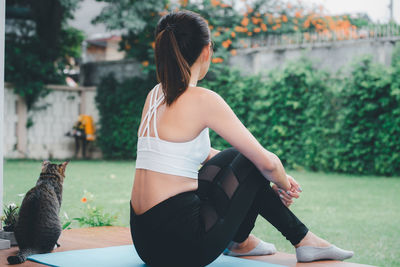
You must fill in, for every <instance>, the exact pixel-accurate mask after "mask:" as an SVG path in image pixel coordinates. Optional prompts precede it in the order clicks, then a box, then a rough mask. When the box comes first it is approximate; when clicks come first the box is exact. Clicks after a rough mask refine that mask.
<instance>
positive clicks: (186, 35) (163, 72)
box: [155, 10, 211, 105]
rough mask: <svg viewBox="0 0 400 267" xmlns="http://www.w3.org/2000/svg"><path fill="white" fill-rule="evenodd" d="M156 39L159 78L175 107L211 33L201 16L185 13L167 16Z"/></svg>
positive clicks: (156, 34)
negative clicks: (191, 69)
mask: <svg viewBox="0 0 400 267" xmlns="http://www.w3.org/2000/svg"><path fill="white" fill-rule="evenodd" d="M155 36H156V44H155V60H156V67H157V79H158V81H159V82H160V83H161V86H162V89H163V92H164V95H165V100H166V103H167V105H171V104H172V103H173V102H174V101H175V100H176V99H177V98H178V96H180V95H181V94H182V93H183V92H185V91H186V89H187V88H188V86H189V79H190V67H191V66H192V65H193V63H194V62H195V61H196V59H197V58H198V57H199V56H200V53H201V51H202V49H203V48H204V46H206V45H207V44H208V43H210V41H211V39H210V30H209V28H208V24H207V22H206V21H205V19H203V18H202V17H201V16H200V15H199V14H197V13H194V12H191V11H186V10H185V11H178V12H172V13H169V14H167V15H165V16H163V17H162V18H161V19H160V21H159V22H158V24H157V28H156V32H155Z"/></svg>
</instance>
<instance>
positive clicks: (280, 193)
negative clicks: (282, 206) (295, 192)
mask: <svg viewBox="0 0 400 267" xmlns="http://www.w3.org/2000/svg"><path fill="white" fill-rule="evenodd" d="M278 192H279V197H280V198H281V199H284V200H285V201H290V200H292V197H291V196H290V195H289V194H287V193H286V192H285V191H283V190H282V189H278Z"/></svg>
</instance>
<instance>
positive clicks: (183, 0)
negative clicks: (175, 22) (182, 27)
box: [180, 0, 188, 7]
mask: <svg viewBox="0 0 400 267" xmlns="http://www.w3.org/2000/svg"><path fill="white" fill-rule="evenodd" d="M180 3H181V5H182V6H183V7H185V6H187V4H188V0H181V1H180Z"/></svg>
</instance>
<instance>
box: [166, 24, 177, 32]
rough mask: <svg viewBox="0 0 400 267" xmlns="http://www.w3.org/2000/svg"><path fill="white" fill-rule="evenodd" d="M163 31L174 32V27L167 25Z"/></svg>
mask: <svg viewBox="0 0 400 267" xmlns="http://www.w3.org/2000/svg"><path fill="white" fill-rule="evenodd" d="M165 30H166V31H170V32H173V31H174V30H175V25H174V24H167V26H166V27H165Z"/></svg>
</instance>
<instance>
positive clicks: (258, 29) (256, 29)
mask: <svg viewBox="0 0 400 267" xmlns="http://www.w3.org/2000/svg"><path fill="white" fill-rule="evenodd" d="M253 31H254V32H260V31H261V29H260V28H259V27H257V28H254V30H253Z"/></svg>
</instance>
